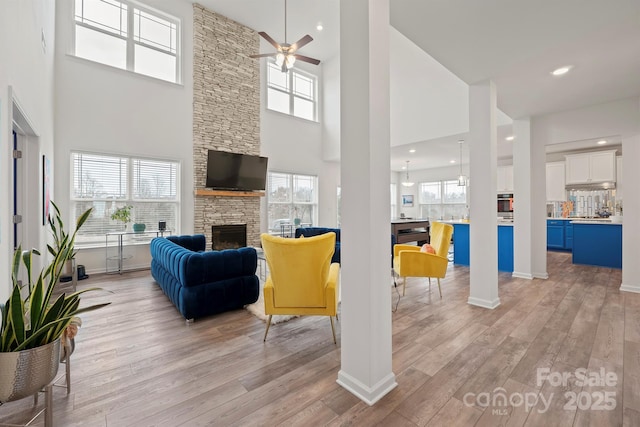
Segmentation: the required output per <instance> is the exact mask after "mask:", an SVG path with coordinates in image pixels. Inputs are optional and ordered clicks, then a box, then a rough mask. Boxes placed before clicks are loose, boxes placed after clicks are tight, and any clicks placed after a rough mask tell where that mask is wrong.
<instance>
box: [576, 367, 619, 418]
mask: <svg viewBox="0 0 640 427" xmlns="http://www.w3.org/2000/svg"><path fill="white" fill-rule="evenodd" d="M602 373H603V374H604V375H602ZM587 375H590V376H591V375H593V379H594V383H593V384H592V383H590V382H588V381H583V382H586V384H584V385H583V387H582V390H581V395H580V397H579V400H578V404H579V405H578V411H577V413H576V418H575V421H574V425H575V426H621V425H622V424H623V384H622V379H623V373H622V367H621V366H619V365H616V364H613V363H610V362H606V361H603V360H599V359H596V358H591V360H590V362H589V366H588V370H587ZM596 375H597V377H596ZM609 375H611V376H612V378H608V377H607V376H609ZM613 375H615V379H614V378H613ZM595 380H598V383H596V382H595ZM599 380H603V381H604V384H603V383H600V381H599ZM609 384H610V385H609Z"/></svg>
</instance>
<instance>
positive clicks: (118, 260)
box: [104, 230, 169, 274]
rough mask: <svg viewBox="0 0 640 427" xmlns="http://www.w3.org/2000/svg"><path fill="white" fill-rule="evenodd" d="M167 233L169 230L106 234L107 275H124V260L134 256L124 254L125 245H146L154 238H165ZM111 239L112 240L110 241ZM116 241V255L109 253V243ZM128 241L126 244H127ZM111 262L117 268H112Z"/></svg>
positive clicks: (112, 232)
mask: <svg viewBox="0 0 640 427" xmlns="http://www.w3.org/2000/svg"><path fill="white" fill-rule="evenodd" d="M165 233H167V234H169V230H145V231H111V232H108V233H105V240H104V244H105V273H107V274H122V272H123V271H124V270H123V264H124V260H127V259H130V258H132V257H133V255H131V254H128V255H126V254H125V253H124V246H125V243H129V244H131V243H132V244H135V243H136V241H137V243H138V244H145V243H147V244H148V243H149V242H151V239H152V238H153V237H154V236H153V235H155V237H164V235H165ZM110 239H111V240H110ZM113 239H115V248H116V251H115V254H110V252H109V248H110V246H109V242H110V241H113ZM125 240H126V242H125ZM110 262H111V263H112V264H115V267H113V266H111V267H112V268H111V269H110V265H109V264H110Z"/></svg>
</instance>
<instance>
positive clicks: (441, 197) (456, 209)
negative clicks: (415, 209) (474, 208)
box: [418, 180, 467, 220]
mask: <svg viewBox="0 0 640 427" xmlns="http://www.w3.org/2000/svg"><path fill="white" fill-rule="evenodd" d="M418 200H419V204H420V216H421V217H422V218H429V219H431V220H442V219H455V218H463V217H464V216H465V215H467V187H466V186H458V181H457V180H454V181H435V182H421V183H420V187H419V193H418Z"/></svg>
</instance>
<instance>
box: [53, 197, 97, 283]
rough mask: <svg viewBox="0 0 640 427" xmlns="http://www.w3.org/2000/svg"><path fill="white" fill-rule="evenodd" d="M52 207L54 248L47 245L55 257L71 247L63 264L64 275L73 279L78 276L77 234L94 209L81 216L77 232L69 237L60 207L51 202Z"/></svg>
mask: <svg viewBox="0 0 640 427" xmlns="http://www.w3.org/2000/svg"><path fill="white" fill-rule="evenodd" d="M51 206H53V211H54V215H53V216H51V215H49V218H48V221H49V228H50V229H51V230H50V231H51V235H52V236H53V246H51V245H47V250H48V251H49V253H50V254H51V255H53V256H54V257H55V254H56V253H58V252H60V251H61V250H62V247H63V246H64V245H68V246H69V253H68V255H67V258H66V259H64V260H62V263H63V264H64V265H63V270H62V273H63V275H65V276H72V279H73V278H75V276H76V275H77V271H76V265H75V264H76V263H75V256H76V254H77V253H78V252H77V251H76V250H75V240H76V233H77V231H78V229H80V227H82V225H83V224H84V223H85V222H86V220H87V219H89V216H90V214H91V212H92V209H89V210H88V211H87V212H85V214H86V215H81V216H80V217H79V218H78V222H77V224H76V231H75V232H74V233H73V235H69V233H67V232H66V231H65V229H64V222H63V221H62V216H61V215H60V209H58V206H57V205H56V204H55V203H54V202H53V200H52V201H51ZM74 283H75V280H74Z"/></svg>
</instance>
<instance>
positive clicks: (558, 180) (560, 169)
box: [546, 162, 567, 202]
mask: <svg viewBox="0 0 640 427" xmlns="http://www.w3.org/2000/svg"><path fill="white" fill-rule="evenodd" d="M546 177H547V201H548V202H566V201H567V192H566V190H565V187H564V186H565V183H564V162H552V163H547V164H546Z"/></svg>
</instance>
